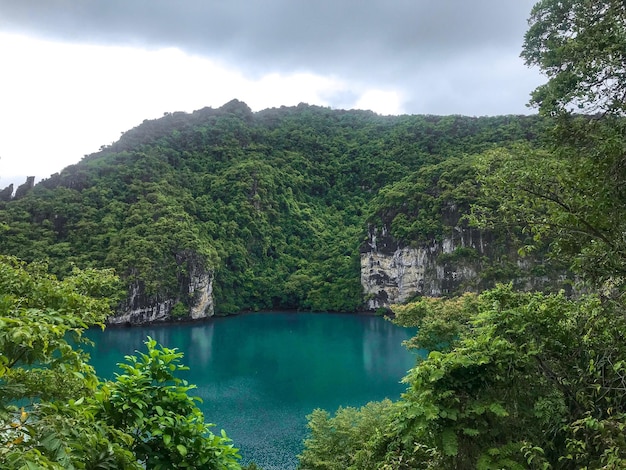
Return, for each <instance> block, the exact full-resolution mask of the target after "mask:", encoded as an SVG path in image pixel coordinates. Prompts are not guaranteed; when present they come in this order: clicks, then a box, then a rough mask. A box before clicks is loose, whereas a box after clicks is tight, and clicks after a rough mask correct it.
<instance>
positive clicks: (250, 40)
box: [0, 0, 538, 114]
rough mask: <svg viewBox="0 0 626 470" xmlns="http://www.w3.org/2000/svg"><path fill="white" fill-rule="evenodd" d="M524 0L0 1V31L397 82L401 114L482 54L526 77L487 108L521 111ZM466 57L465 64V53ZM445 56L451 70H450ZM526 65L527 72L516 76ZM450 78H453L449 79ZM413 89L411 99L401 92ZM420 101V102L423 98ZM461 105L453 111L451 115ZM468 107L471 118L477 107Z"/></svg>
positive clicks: (532, 77) (254, 69) (361, 81)
mask: <svg viewBox="0 0 626 470" xmlns="http://www.w3.org/2000/svg"><path fill="white" fill-rule="evenodd" d="M533 3H534V2H533V1H531V0H473V1H459V0H437V1H434V0H315V1H308V0H307V1H305V0H302V1H294V0H263V1H260V0H178V1H175V0H132V1H129V0H92V1H80V2H76V1H70V0H20V1H19V2H16V1H14V0H0V28H2V30H4V31H13V32H26V33H36V34H39V35H42V36H44V37H48V38H54V39H61V40H64V41H72V42H74V41H75V42H88V43H92V44H112V45H134V46H138V47H143V48H153V49H159V48H168V47H176V48H179V49H180V50H182V51H185V52H187V53H190V54H198V55H201V56H205V57H210V58H212V59H215V60H218V61H222V62H224V63H228V64H232V65H234V66H236V68H237V69H238V70H240V71H241V72H242V73H244V74H246V75H247V76H249V77H251V78H260V77H263V76H265V75H267V74H283V75H284V74H294V73H309V74H315V75H324V76H332V77H337V78H339V79H341V80H347V81H351V82H354V83H355V86H357V87H366V86H369V87H373V88H377V89H389V88H397V89H398V90H399V91H401V92H402V94H403V95H404V96H405V97H406V99H407V103H408V105H409V107H410V108H411V109H408V111H410V112H436V109H432V108H429V109H420V108H419V107H415V108H414V107H413V106H414V105H417V103H420V102H425V101H424V99H422V98H421V97H420V96H419V94H418V92H417V91H414V90H416V89H417V88H419V86H420V82H421V81H422V80H423V77H425V76H426V77H427V78H428V77H430V76H431V75H432V74H433V71H436V70H439V69H444V68H452V69H454V70H453V72H452V73H453V76H451V77H448V79H449V80H450V81H451V82H453V83H455V89H460V90H462V94H463V95H472V94H473V93H472V88H471V87H469V86H468V84H467V83H466V82H464V81H463V80H459V77H458V76H462V77H466V78H468V80H472V78H473V77H477V76H480V77H481V78H482V79H483V80H485V81H486V82H488V83H489V84H490V85H488V86H487V88H488V89H493V88H494V86H493V83H495V79H496V78H495V77H492V76H484V74H479V73H478V71H479V69H480V68H481V67H483V68H484V67H490V64H489V63H488V62H485V61H484V60H481V57H482V56H485V55H491V56H492V55H494V54H498V55H501V56H506V57H508V58H511V57H513V58H515V61H516V63H515V65H514V67H515V69H516V70H517V74H518V75H521V76H523V77H524V80H525V81H526V83H528V86H527V88H528V89H527V90H525V94H524V96H523V97H518V98H517V99H516V100H514V101H513V102H512V103H511V104H510V105H509V108H508V109H507V108H506V104H505V103H502V106H500V107H499V108H498V107H493V106H492V107H491V108H489V109H488V111H489V112H494V111H495V112H499V113H506V112H522V111H523V109H524V108H523V102H525V101H526V97H527V96H528V93H529V92H530V90H531V89H532V88H533V87H534V86H536V84H537V81H538V80H537V74H536V73H533V72H530V71H526V70H525V69H524V66H523V64H522V63H521V60H520V59H518V55H519V52H520V49H521V43H522V39H523V34H524V31H525V29H526V21H525V20H526V18H527V16H528V14H529V12H530V8H531V7H532V4H533ZM468 56H473V57H476V58H477V60H476V62H475V66H474V67H468V66H467V64H466V57H468ZM450 64H452V67H450ZM524 72H526V73H524ZM454 75H458V76H456V77H455V76H454ZM414 93H415V94H416V96H415V98H413V99H412V98H411V95H413V94H414ZM426 102H428V100H426ZM465 109H466V108H464V107H459V108H458V111H457V112H462V111H464V110H465ZM475 113H476V114H481V112H480V110H476V112H475Z"/></svg>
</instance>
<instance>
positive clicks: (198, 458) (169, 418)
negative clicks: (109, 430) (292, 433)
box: [95, 338, 241, 470]
mask: <svg viewBox="0 0 626 470" xmlns="http://www.w3.org/2000/svg"><path fill="white" fill-rule="evenodd" d="M145 344H146V347H147V353H137V355H135V356H126V361H127V362H126V363H125V364H120V365H119V366H120V368H121V369H122V370H123V371H124V373H123V374H117V375H116V378H115V380H114V381H113V382H107V383H105V384H103V385H102V387H101V388H100V390H99V392H98V394H97V395H96V401H95V404H96V406H98V408H99V409H98V412H97V414H96V417H97V418H99V419H101V420H103V421H104V422H106V423H107V424H108V425H110V426H112V427H114V428H115V429H118V430H121V431H123V432H125V433H127V434H128V435H129V436H131V437H132V439H133V440H132V445H131V450H132V452H133V453H134V455H135V456H136V458H137V459H138V460H139V461H140V462H141V463H142V464H143V465H145V468H147V469H154V470H166V469H175V468H206V469H214V470H236V469H239V468H241V467H240V466H239V464H238V463H237V461H238V459H239V458H240V457H239V455H238V454H237V449H235V448H234V447H233V446H232V445H231V444H230V439H228V437H227V436H226V433H225V432H224V431H222V432H221V435H219V436H216V435H215V434H213V433H212V432H211V431H210V427H211V426H212V425H211V424H207V423H205V422H204V416H203V414H202V412H201V411H200V409H199V408H198V406H197V404H196V401H197V400H198V399H194V398H192V397H190V396H189V395H188V392H189V391H190V390H192V389H193V388H194V386H193V385H189V384H187V382H185V381H184V380H182V379H180V378H178V377H176V375H175V374H176V373H177V372H180V371H183V370H187V369H188V368H187V367H185V366H183V365H182V364H181V363H180V359H181V358H182V356H183V354H182V353H181V352H178V351H176V350H175V349H169V348H164V347H159V346H157V344H156V341H154V340H153V339H151V338H148V340H147V341H146V343H145Z"/></svg>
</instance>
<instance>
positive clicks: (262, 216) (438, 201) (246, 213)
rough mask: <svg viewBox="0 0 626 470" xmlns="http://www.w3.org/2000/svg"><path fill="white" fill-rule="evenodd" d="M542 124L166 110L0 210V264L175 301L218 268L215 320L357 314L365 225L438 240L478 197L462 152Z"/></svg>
mask: <svg viewBox="0 0 626 470" xmlns="http://www.w3.org/2000/svg"><path fill="white" fill-rule="evenodd" d="M545 127H546V125H545V121H544V120H542V119H541V118H539V117H537V116H501V117H482V118H472V117H463V116H446V117H440V116H397V117H395V116H389V117H383V116H378V115H376V114H374V113H371V112H363V111H340V110H331V109H326V108H321V107H316V106H308V105H300V106H297V107H295V108H280V109H268V110H265V111H261V112H258V113H252V112H251V111H250V109H249V108H248V107H247V106H246V105H245V104H244V103H241V102H238V101H232V102H230V103H228V104H226V105H224V106H223V107H221V108H219V109H210V108H206V109H202V110H199V111H196V112H194V113H192V114H185V113H174V114H168V115H166V116H164V117H162V118H161V119H157V120H153V121H145V122H144V123H143V124H141V125H139V126H138V127H137V128H135V129H132V130H130V131H128V132H126V133H125V134H124V135H123V136H122V137H121V139H120V140H119V141H118V142H116V143H114V144H112V145H111V146H109V147H104V148H102V150H101V151H100V152H98V153H96V154H93V155H89V156H86V157H85V158H84V159H83V161H81V162H80V163H78V164H76V165H73V166H71V167H68V168H66V169H64V170H63V171H62V172H61V173H59V174H56V175H53V176H52V177H50V178H49V179H47V180H44V181H42V182H41V183H39V184H38V185H37V186H36V187H35V188H34V189H33V190H32V191H31V192H30V193H28V194H27V195H25V196H23V197H20V198H16V199H14V200H11V201H5V202H0V223H5V224H6V225H7V226H8V230H7V231H6V232H5V233H4V235H3V237H1V239H0V253H5V254H12V255H15V256H18V257H19V258H20V259H23V260H27V261H33V260H41V259H45V260H47V261H48V263H49V266H50V269H51V271H52V272H53V273H55V274H57V275H60V276H64V275H67V274H68V273H69V272H70V271H71V269H72V267H73V266H77V267H80V268H88V267H89V268H92V267H98V268H114V269H115V271H116V272H117V273H118V274H119V275H120V276H121V277H122V278H123V279H124V280H125V281H126V282H127V284H131V283H133V282H140V283H141V285H142V286H144V287H145V292H146V294H147V296H148V297H150V298H156V299H168V298H178V299H179V300H181V302H183V303H186V302H188V299H187V298H186V297H185V295H184V287H181V282H182V281H181V278H182V277H184V274H185V272H186V271H187V270H189V260H193V262H194V263H196V264H200V265H202V266H204V267H205V268H206V269H212V270H214V271H215V281H214V297H215V305H216V311H217V313H221V314H227V313H233V312H238V311H241V310H248V309H251V310H258V309H269V308H280V309H304V310H314V311H354V310H357V309H359V308H360V307H361V305H362V300H363V299H362V288H361V285H360V272H359V269H360V268H359V247H360V245H361V244H362V242H363V241H364V239H365V236H366V230H367V222H368V221H370V223H375V224H382V223H391V226H392V228H393V234H394V235H396V236H397V237H398V240H399V241H401V242H403V243H405V244H409V243H411V242H422V241H425V240H427V239H429V238H431V239H432V238H436V237H441V236H442V235H443V234H444V233H447V231H451V230H452V228H451V227H450V226H449V225H450V224H449V223H448V224H446V221H444V220H442V215H441V208H442V207H443V206H445V205H446V204H461V205H462V206H463V210H466V211H467V210H469V204H468V202H469V201H473V200H474V198H475V197H476V191H475V190H474V189H472V188H471V186H472V185H473V184H474V181H475V173H474V170H473V165H472V164H471V162H472V158H473V156H474V155H477V154H480V153H482V152H485V151H487V150H490V149H494V148H496V147H510V146H513V145H514V144H516V143H519V142H523V143H525V144H526V145H529V146H531V147H533V146H535V145H536V144H537V143H538V142H539V141H540V136H541V135H543V133H544V131H545ZM441 165H443V166H441ZM415 172H418V173H415ZM413 174H416V176H410V175H413ZM407 175H409V176H407ZM453 186H458V187H456V189H454V188H453ZM466 189H469V190H468V191H466ZM417 197H419V198H420V200H418V201H415V202H414V203H413V202H412V198H417ZM407 201H411V204H410V205H409V206H408V207H409V209H410V210H411V212H409V213H407V211H406V210H405V209H404V207H406V206H407V204H406V203H407ZM418 207H419V210H417V208H418ZM388 219H390V220H388Z"/></svg>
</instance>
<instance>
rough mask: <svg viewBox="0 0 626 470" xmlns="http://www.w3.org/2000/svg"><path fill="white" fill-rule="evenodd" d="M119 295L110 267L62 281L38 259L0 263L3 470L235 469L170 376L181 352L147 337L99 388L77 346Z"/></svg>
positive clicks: (230, 453)
mask: <svg viewBox="0 0 626 470" xmlns="http://www.w3.org/2000/svg"><path fill="white" fill-rule="evenodd" d="M119 292H120V289H119V280H118V279H117V277H116V276H114V275H113V273H112V272H111V271H96V270H84V271H81V270H78V269H75V270H74V272H73V274H72V275H71V276H68V277H66V278H65V279H63V280H59V279H57V278H56V277H55V276H53V275H51V274H49V273H48V270H47V266H46V264H45V263H31V264H25V263H23V262H20V261H18V260H17V259H16V258H13V257H5V256H2V257H0V466H1V467H2V468H3V469H8V470H10V469H15V470H17V469H20V470H23V469H54V470H61V469H96V468H98V469H103V470H104V469H111V470H117V469H129V470H130V469H141V468H152V469H166V468H167V469H173V468H207V469H216V470H220V469H228V470H233V469H238V468H240V466H239V465H238V463H237V459H238V458H239V456H238V455H237V451H236V449H234V448H233V446H232V445H231V444H230V440H229V439H228V438H227V437H226V435H225V434H224V433H223V432H222V434H221V435H220V436H215V435H214V434H212V433H211V432H210V431H209V427H210V425H209V424H206V423H205V422H204V417H203V416H202V413H201V412H200V411H199V409H198V407H197V406H196V404H195V400H194V399H193V398H192V397H190V396H189V395H188V392H189V391H190V390H191V389H192V388H193V387H192V386H190V385H188V384H186V383H185V382H183V381H182V380H181V379H179V378H177V377H176V376H175V374H176V373H177V372H179V371H181V370H184V369H185V368H184V367H183V366H182V365H181V364H180V362H179V361H180V358H181V357H182V354H181V353H179V352H177V351H175V350H171V349H167V348H159V347H157V345H156V343H155V342H154V341H153V340H151V339H149V340H148V341H147V343H146V345H147V346H148V353H147V354H138V356H129V357H128V358H127V360H128V364H123V365H122V366H121V367H122V369H123V370H124V372H125V374H121V375H118V376H117V378H116V380H115V381H113V382H106V383H101V382H100V381H99V379H98V378H97V376H96V375H95V372H94V370H93V368H92V367H91V366H90V365H89V364H88V356H87V355H86V354H85V352H84V351H83V349H82V348H81V344H82V343H84V342H85V341H86V340H85V339H84V337H83V332H84V331H85V329H87V328H88V327H92V326H100V327H104V321H105V319H106V317H107V316H108V315H109V314H110V313H111V305H112V303H114V302H113V301H112V300H111V299H114V298H116V297H117V296H118V294H119Z"/></svg>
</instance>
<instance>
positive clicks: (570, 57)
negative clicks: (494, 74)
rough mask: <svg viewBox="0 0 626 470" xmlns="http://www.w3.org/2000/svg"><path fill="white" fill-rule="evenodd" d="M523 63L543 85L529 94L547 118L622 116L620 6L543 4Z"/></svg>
mask: <svg viewBox="0 0 626 470" xmlns="http://www.w3.org/2000/svg"><path fill="white" fill-rule="evenodd" d="M522 57H523V58H524V59H525V61H526V64H528V65H534V66H538V67H539V68H540V70H541V71H542V72H543V73H544V74H546V76H547V77H548V82H547V83H545V84H544V85H541V86H539V87H538V88H537V89H536V90H535V91H534V92H533V94H532V101H531V103H532V104H535V105H537V106H539V109H540V110H541V111H542V112H543V113H546V114H560V113H563V112H571V111H575V112H581V111H582V112H587V113H597V112H601V113H604V112H608V113H617V114H623V113H624V111H626V101H625V100H624V96H625V93H626V5H625V4H624V2H623V1H621V0H596V1H588V0H542V1H540V2H538V3H537V4H536V5H535V6H534V7H533V9H532V12H531V15H530V19H529V29H528V31H527V33H526V36H525V41H524V48H523V52H522Z"/></svg>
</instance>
